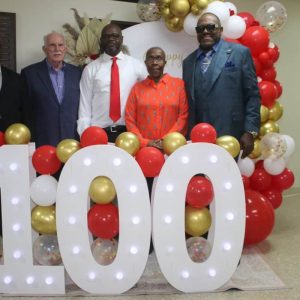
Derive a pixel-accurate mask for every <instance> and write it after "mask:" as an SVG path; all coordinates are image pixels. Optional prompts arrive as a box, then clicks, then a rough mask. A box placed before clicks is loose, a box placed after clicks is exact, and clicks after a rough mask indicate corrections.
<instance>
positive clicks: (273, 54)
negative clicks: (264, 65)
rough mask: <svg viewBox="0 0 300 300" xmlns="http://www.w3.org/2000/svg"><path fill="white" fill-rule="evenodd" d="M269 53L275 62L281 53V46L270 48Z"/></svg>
mask: <svg viewBox="0 0 300 300" xmlns="http://www.w3.org/2000/svg"><path fill="white" fill-rule="evenodd" d="M268 54H269V56H270V58H271V59H272V61H273V63H275V62H276V61H277V60H278V58H279V55H280V52H279V48H278V47H277V46H276V45H275V46H274V47H273V48H268Z"/></svg>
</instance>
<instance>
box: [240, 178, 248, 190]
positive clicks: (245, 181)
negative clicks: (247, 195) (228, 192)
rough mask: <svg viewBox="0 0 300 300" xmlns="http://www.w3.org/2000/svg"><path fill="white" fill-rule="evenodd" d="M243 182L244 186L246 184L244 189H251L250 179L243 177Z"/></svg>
mask: <svg viewBox="0 0 300 300" xmlns="http://www.w3.org/2000/svg"><path fill="white" fill-rule="evenodd" d="M242 180H243V184H244V189H245V190H248V189H250V179H249V177H247V176H245V175H242Z"/></svg>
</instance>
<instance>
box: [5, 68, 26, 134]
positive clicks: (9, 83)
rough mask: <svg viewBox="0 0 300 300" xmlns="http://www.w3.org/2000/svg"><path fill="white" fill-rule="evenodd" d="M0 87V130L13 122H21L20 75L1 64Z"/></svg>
mask: <svg viewBox="0 0 300 300" xmlns="http://www.w3.org/2000/svg"><path fill="white" fill-rule="evenodd" d="M1 73H2V87H1V90H0V131H3V132H4V131H5V130H6V129H7V127H8V126H9V125H11V124H14V123H21V122H23V117H22V85H21V77H20V75H19V74H17V73H16V72H14V71H11V70H9V69H7V68H5V67H3V66H1Z"/></svg>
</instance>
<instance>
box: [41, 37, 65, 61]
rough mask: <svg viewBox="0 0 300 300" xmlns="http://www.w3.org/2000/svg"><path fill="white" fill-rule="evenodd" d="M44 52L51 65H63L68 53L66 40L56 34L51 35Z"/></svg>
mask: <svg viewBox="0 0 300 300" xmlns="http://www.w3.org/2000/svg"><path fill="white" fill-rule="evenodd" d="M43 51H44V53H45V54H46V57H47V60H48V61H49V63H50V64H53V65H57V64H60V63H62V61H63V60H64V57H65V54H66V51H67V47H66V44H65V41H64V38H63V37H62V36H61V35H59V34H56V33H53V34H50V35H49V36H48V38H47V41H46V44H45V45H44V47H43Z"/></svg>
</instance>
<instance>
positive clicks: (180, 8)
mask: <svg viewBox="0 0 300 300" xmlns="http://www.w3.org/2000/svg"><path fill="white" fill-rule="evenodd" d="M170 10H171V13H172V14H173V15H174V16H175V17H179V18H182V17H185V16H186V15H187V14H188V13H189V11H190V3H189V1H188V0H172V2H171V3H170Z"/></svg>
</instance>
